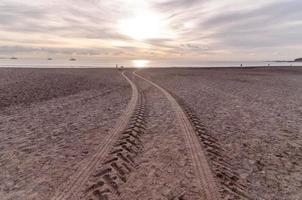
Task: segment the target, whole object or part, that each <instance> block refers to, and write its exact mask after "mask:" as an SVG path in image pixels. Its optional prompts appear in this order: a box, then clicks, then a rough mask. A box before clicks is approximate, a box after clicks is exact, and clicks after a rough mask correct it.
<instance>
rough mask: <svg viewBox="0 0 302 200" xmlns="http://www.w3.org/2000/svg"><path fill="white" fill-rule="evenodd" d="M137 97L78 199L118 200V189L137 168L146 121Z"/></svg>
mask: <svg viewBox="0 0 302 200" xmlns="http://www.w3.org/2000/svg"><path fill="white" fill-rule="evenodd" d="M139 97H140V98H139V102H138V106H137V108H136V109H135V112H134V115H133V116H132V118H131V120H130V123H129V125H128V126H127V129H125V130H124V131H123V132H121V133H120V134H119V138H118V140H117V141H116V142H115V144H114V145H113V147H112V148H111V150H110V152H109V154H108V157H107V158H106V159H105V161H104V162H102V163H101V165H100V166H99V168H98V169H97V170H96V171H95V172H94V173H93V174H92V176H90V179H89V183H88V184H86V187H85V190H84V191H83V192H82V194H83V195H82V196H81V199H83V200H84V199H85V200H86V199H87V200H108V199H112V198H115V199H120V194H121V193H120V187H121V186H122V185H123V184H125V183H126V182H127V179H128V177H129V175H130V174H131V173H132V172H133V171H135V170H136V169H137V167H138V164H137V163H136V158H137V157H138V155H139V154H140V153H141V151H142V149H143V142H142V140H141V136H142V135H143V134H144V133H145V126H146V121H145V105H144V96H143V94H142V93H141V92H140V95H139Z"/></svg>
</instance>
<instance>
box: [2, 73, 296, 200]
mask: <svg viewBox="0 0 302 200" xmlns="http://www.w3.org/2000/svg"><path fill="white" fill-rule="evenodd" d="M0 72H1V73H0V83H1V84H0V90H1V91H4V92H5V94H6V95H4V93H3V92H1V93H0V105H1V106H0V107H1V114H0V142H1V145H0V151H1V154H0V169H1V170H0V179H1V180H2V181H1V183H0V199H1V200H2V199H13V200H19V199H20V200H21V199H51V197H53V195H54V194H55V193H56V192H57V191H58V190H60V189H61V188H62V187H63V186H64V183H66V181H68V180H69V179H70V178H71V177H74V175H75V174H77V172H79V171H81V168H82V167H83V166H85V164H86V163H87V161H88V160H89V158H91V156H92V155H94V153H95V152H96V148H97V146H98V145H100V144H102V142H103V141H102V140H103V139H104V138H105V137H106V135H108V133H109V131H110V130H111V129H112V128H113V127H114V126H115V125H116V123H117V120H118V117H119V116H121V111H123V110H125V109H126V106H127V104H128V103H129V100H130V97H131V88H130V85H129V83H128V82H127V81H126V80H125V79H124V78H123V77H122V76H121V74H120V73H119V72H117V71H115V70H109V69H94V70H92V69H85V70H67V69H65V70H37V69H27V70H24V69H23V70H21V69H1V70H0ZM139 73H140V74H141V75H143V76H144V77H146V78H148V79H149V80H152V81H154V82H155V83H157V84H158V85H160V86H162V87H163V88H164V89H166V90H167V91H168V92H170V93H171V94H172V95H173V96H174V97H175V98H176V99H177V100H178V101H179V102H181V106H183V107H185V106H188V107H189V108H191V109H192V110H193V112H194V113H195V114H196V116H197V117H198V118H199V121H200V122H201V123H203V124H204V125H205V127H206V129H207V132H208V133H209V134H211V135H213V136H215V137H216V138H217V141H216V143H217V144H219V145H220V146H221V147H222V148H224V149H226V157H225V159H226V160H227V161H228V162H229V163H230V164H231V165H233V167H232V168H230V169H231V170H233V171H232V172H231V173H234V174H235V173H238V174H239V175H240V176H239V178H240V179H241V180H242V183H243V184H244V185H245V186H246V188H245V190H246V192H247V193H248V195H249V196H250V197H251V199H278V200H279V199H280V200H281V199H289V200H294V199H299V198H302V194H301V191H300V188H302V185H301V184H302V179H301V178H302V177H301V176H302V170H301V169H302V166H301V163H302V155H301V152H302V151H301V150H302V149H301V145H302V135H301V134H302V133H301V131H302V121H301V119H302V103H301V98H302V89H301V87H300V85H301V83H302V70H300V69H298V68H293V69H285V68H282V69H281V68H280V69H274V70H273V69H270V70H268V69H146V70H141V71H139ZM127 75H128V76H129V77H131V78H132V80H133V82H134V83H135V84H136V86H137V87H138V89H139V96H143V97H144V99H145V100H144V101H143V102H139V103H138V106H139V105H141V104H142V105H143V106H144V109H143V110H144V113H145V115H144V117H143V121H144V122H146V124H145V129H144V131H143V132H142V133H143V135H141V136H140V139H139V141H140V146H141V149H140V151H139V153H138V154H137V155H135V163H136V167H135V168H133V169H132V170H131V172H129V173H127V175H126V176H125V178H126V180H127V181H126V183H124V182H119V183H118V190H119V192H120V196H118V195H111V196H110V195H109V197H110V199H116V200H117V199H125V200H134V199H137V200H145V199H163V200H164V199H166V200H169V199H179V200H180V199H183V200H192V199H196V200H197V199H203V198H204V196H203V195H204V193H203V188H199V185H198V177H196V170H195V171H194V167H193V165H194V162H193V161H192V159H191V155H190V153H189V149H190V148H189V147H188V146H185V143H186V141H185V138H184V134H183V131H182V129H181V128H180V124H179V121H178V120H177V118H176V113H175V110H173V108H172V106H171V103H170V102H169V101H168V100H167V98H166V97H165V95H164V94H163V93H162V92H161V91H160V90H158V89H157V88H155V87H153V86H152V85H150V84H148V83H147V82H145V81H143V80H141V79H139V78H136V77H132V75H131V73H130V72H128V73H127ZM200 142H201V141H200ZM228 157H229V158H228ZM108 158H110V156H109V157H108ZM208 161H209V164H210V166H211V167H212V170H213V174H214V175H215V172H214V169H215V167H213V161H212V159H210V158H208ZM117 164H121V163H119V162H117ZM214 164H215V162H214ZM104 166H105V165H104ZM102 167H103V166H102V165H100V166H97V168H96V169H94V170H92V171H91V173H90V175H89V176H90V178H89V181H88V182H87V183H86V184H85V185H86V186H87V187H88V186H91V184H94V183H96V182H97V181H101V180H103V179H98V178H97V179H96V178H93V177H94V175H95V174H96V173H97V172H98V171H99V170H100V169H102ZM124 169H125V168H124ZM217 185H218V186H219V187H220V186H221V184H220V183H219V179H218V178H217ZM106 187H107V188H108V187H109V186H108V185H104V188H103V187H99V188H97V189H96V190H94V192H95V191H97V190H99V191H100V190H101V189H106ZM109 188H110V187H109ZM84 190H85V188H78V191H77V192H78V195H79V196H78V197H80V196H83V191H84ZM110 190H111V191H113V192H114V190H113V189H112V188H110ZM95 194H96V193H91V195H92V196H91V195H90V194H89V195H90V197H91V198H95V199H99V198H97V196H95ZM112 194H113V193H112ZM86 197H87V199H88V196H85V197H84V198H83V199H86Z"/></svg>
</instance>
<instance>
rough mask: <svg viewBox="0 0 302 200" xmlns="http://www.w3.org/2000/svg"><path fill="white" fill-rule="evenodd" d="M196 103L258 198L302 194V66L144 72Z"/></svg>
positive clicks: (288, 198)
mask: <svg viewBox="0 0 302 200" xmlns="http://www.w3.org/2000/svg"><path fill="white" fill-rule="evenodd" d="M141 74H143V75H144V76H146V77H148V78H150V79H151V80H153V81H155V82H156V83H158V84H159V85H161V86H162V87H164V88H165V89H167V90H168V91H170V92H172V93H174V94H175V96H177V97H178V98H180V99H182V100H183V101H184V102H185V104H187V105H188V106H189V107H191V108H192V109H193V110H195V112H196V113H197V115H198V116H199V118H200V119H201V121H202V122H204V124H205V125H206V127H207V129H208V130H209V131H210V133H211V134H213V135H214V136H216V137H218V138H219V140H220V143H221V144H222V146H223V147H224V148H225V149H227V150H228V155H229V156H230V157H231V160H230V162H231V163H232V164H233V165H234V166H235V169H236V171H237V172H238V173H239V174H240V176H241V177H242V178H243V179H245V180H246V181H247V183H248V189H249V191H250V193H251V194H252V195H253V196H254V198H256V199H280V200H281V199H284V200H285V199H286V200H296V199H302V191H301V188H302V101H301V99H302V88H301V85H302V69H301V68H298V67H297V68H277V69H272V68H270V69H267V68H259V69H257V68H254V69H159V70H156V69H150V70H144V71H143V72H141Z"/></svg>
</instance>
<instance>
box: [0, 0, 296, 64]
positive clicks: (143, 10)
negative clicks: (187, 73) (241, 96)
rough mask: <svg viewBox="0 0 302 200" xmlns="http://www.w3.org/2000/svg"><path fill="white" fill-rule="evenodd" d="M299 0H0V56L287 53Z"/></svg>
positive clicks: (282, 56)
mask: <svg viewBox="0 0 302 200" xmlns="http://www.w3.org/2000/svg"><path fill="white" fill-rule="evenodd" d="M301 35H302V1H301V0H110V1H107V0H26V1H24V0H1V1H0V58H5V57H11V56H17V57H24V58H47V57H55V58H70V57H77V58H88V59H90V58H91V59H92V58H93V59H94V58H98V59H109V60H110V59H146V60H167V59H173V60H182V61H183V60H204V61H227V60H228V61H236V60H247V61H253V60H255V61H256V60H257V61H260V60H291V59H294V58H297V57H302V37H301Z"/></svg>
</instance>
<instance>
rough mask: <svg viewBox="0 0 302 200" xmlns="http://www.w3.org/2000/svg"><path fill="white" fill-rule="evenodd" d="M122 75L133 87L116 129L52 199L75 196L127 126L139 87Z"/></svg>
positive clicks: (62, 199)
mask: <svg viewBox="0 0 302 200" xmlns="http://www.w3.org/2000/svg"><path fill="white" fill-rule="evenodd" d="M122 76H123V77H124V78H125V79H126V80H127V81H128V83H129V84H130V85H131V88H132V96H131V100H130V102H129V104H128V106H127V108H126V110H125V111H124V114H123V115H122V116H121V117H120V119H119V120H118V122H117V124H116V126H115V127H114V129H113V130H112V131H111V132H110V133H108V136H107V137H106V138H105V139H104V141H103V142H102V143H101V144H100V145H99V147H98V150H97V152H96V153H95V154H94V155H93V156H92V157H91V158H90V159H89V160H88V161H87V163H86V165H85V166H84V167H82V168H81V170H80V171H79V172H78V173H77V174H76V175H75V176H73V177H71V179H70V180H69V181H68V182H67V183H66V184H65V187H64V188H63V190H60V191H58V192H57V193H56V194H55V195H54V196H53V198H52V200H65V199H69V198H71V199H72V197H73V196H75V195H76V194H77V192H79V190H80V189H81V188H82V187H83V185H84V184H85V183H86V182H87V180H88V178H89V175H90V174H91V173H92V172H93V171H94V170H95V167H96V166H98V164H99V163H100V162H102V161H103V160H104V159H105V156H107V155H108V153H109V150H110V148H111V147H112V146H113V144H114V142H115V141H116V139H117V137H118V135H119V133H121V132H122V131H123V130H124V129H125V128H126V127H127V124H128V122H129V120H130V118H131V116H132V113H133V112H134V109H135V107H136V104H137V102H138V89H137V87H136V85H135V84H134V83H133V82H132V81H131V80H130V79H129V78H128V77H127V76H126V75H125V72H123V73H122Z"/></svg>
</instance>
